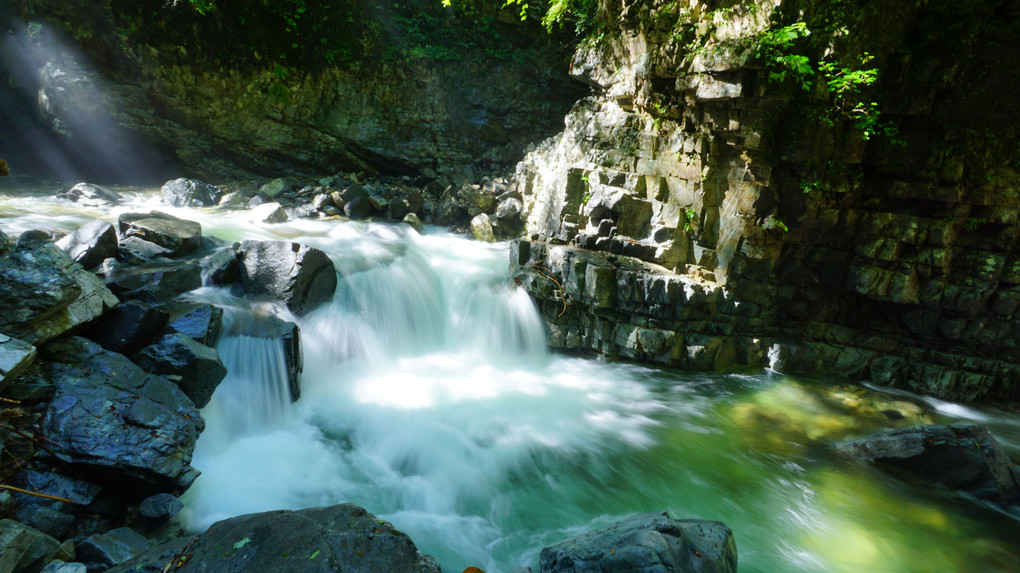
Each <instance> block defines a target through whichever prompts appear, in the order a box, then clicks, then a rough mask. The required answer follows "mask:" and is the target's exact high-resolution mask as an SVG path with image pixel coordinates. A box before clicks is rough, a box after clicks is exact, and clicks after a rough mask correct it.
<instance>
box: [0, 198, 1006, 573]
mask: <svg viewBox="0 0 1020 573" xmlns="http://www.w3.org/2000/svg"><path fill="white" fill-rule="evenodd" d="M42 191H45V192H46V193H52V191H53V190H52V189H48V190H47V189H43V190H42ZM0 192H2V190H0ZM133 197H134V199H133V204H131V205H129V206H126V207H118V208H116V209H113V210H112V211H110V210H89V209H82V208H80V207H77V206H73V205H70V204H66V203H61V202H59V201H55V200H52V199H48V198H46V197H45V196H44V195H43V194H39V195H38V196H37V197H35V198H32V199H25V198H24V197H20V198H17V199H14V198H12V196H11V195H9V194H6V195H0V218H2V219H0V228H2V229H3V230H4V231H5V232H7V233H8V234H11V235H15V234H17V233H19V232H21V231H24V230H26V229H30V228H46V229H59V230H64V231H69V230H72V229H73V228H75V227H76V226H77V225H78V224H80V223H81V222H83V221H85V220H87V219H88V218H90V217H95V218H107V219H110V220H112V219H113V218H115V217H116V216H117V215H118V214H119V213H121V212H124V211H129V210H139V209H151V208H159V209H161V210H164V211H168V212H172V213H174V214H176V215H178V216H181V217H184V218H190V219H193V220H198V221H200V222H201V223H202V225H203V231H204V233H205V234H207V235H215V236H219V237H221V238H223V239H226V240H229V241H233V240H239V239H241V238H275V239H287V240H295V241H300V242H303V243H306V244H309V245H312V246H315V247H318V248H321V249H323V250H324V251H326V252H327V253H328V254H329V255H330V257H331V258H332V259H333V261H334V262H335V264H336V266H337V269H338V272H339V274H340V282H339V286H338V289H337V294H336V296H335V298H334V300H333V302H332V303H331V304H328V305H325V306H323V307H320V308H319V309H317V310H316V311H314V312H312V313H311V314H309V315H307V316H304V317H301V318H300V319H296V318H293V317H291V318H292V319H293V320H297V321H298V322H299V323H300V325H301V329H302V330H301V335H302V344H303V352H304V361H305V368H304V374H303V377H302V397H301V399H300V400H299V401H298V402H296V403H294V404H290V403H288V401H287V399H286V397H287V394H286V375H285V372H284V371H283V368H282V365H281V357H282V348H281V347H280V345H279V344H278V341H274V340H268V339H264V338H258V337H252V336H250V333H237V332H234V333H232V332H231V331H230V329H229V328H227V329H225V331H226V334H224V336H222V337H221V339H220V341H219V343H218V350H219V352H220V355H221V357H222V358H223V360H224V362H225V364H227V366H228V369H229V371H230V374H229V375H228V377H227V379H226V380H224V382H223V383H222V384H221V386H220V387H219V389H218V390H217V392H216V394H215V395H214V397H213V400H212V402H211V403H210V404H209V405H208V406H207V407H206V408H205V409H204V410H203V416H204V417H205V418H206V421H207V426H208V427H207V430H206V432H205V434H203V436H202V438H201V439H200V440H199V444H198V447H197V450H196V452H195V459H194V462H193V464H194V466H195V467H197V468H199V469H201V470H202V472H203V475H202V476H201V477H200V478H199V479H198V481H197V482H196V483H195V485H194V486H193V487H192V488H191V489H190V490H189V491H188V492H187V494H186V495H185V497H184V500H185V503H186V506H187V507H186V510H185V512H184V514H183V517H184V519H185V520H186V523H187V524H188V525H189V526H191V527H193V528H195V529H202V528H204V527H207V526H209V525H210V524H212V523H213V522H215V521H217V520H219V519H223V518H226V517H230V516H234V515H239V514H243V513H250V512H256V511H264V510H271V509H281V508H291V509H296V508H304V507H311V506H320V505H327V504H333V503H341V502H353V503H356V504H359V505H362V506H364V507H365V508H366V509H368V510H369V511H370V512H372V513H374V514H376V515H378V516H379V517H381V518H383V519H386V520H389V521H391V522H392V523H393V524H394V525H395V526H396V527H397V528H399V529H401V530H403V531H405V532H407V533H408V534H409V535H410V536H411V537H412V539H413V540H414V541H415V543H416V544H417V545H418V547H419V549H421V550H422V551H424V552H426V553H430V554H432V555H434V556H436V557H437V558H438V559H439V561H440V564H441V565H442V567H443V570H444V571H447V572H454V573H457V572H459V571H462V570H463V569H464V568H465V567H467V566H477V567H481V568H482V569H484V570H486V571H489V572H490V573H494V572H503V573H506V572H508V571H511V570H513V569H515V568H517V567H523V566H530V567H532V568H533V569H534V571H536V572H537V571H538V566H537V565H538V553H539V551H540V550H541V548H542V547H544V546H547V545H550V544H552V543H555V542H557V541H560V540H562V539H565V538H567V537H569V536H572V535H576V534H579V533H583V532H585V531H589V530H591V529H594V528H598V527H601V526H604V525H606V524H609V523H611V522H613V521H616V520H618V519H621V518H624V517H627V516H630V515H633V514H635V513H639V512H646V511H662V510H665V511H668V512H669V513H670V514H671V515H672V516H673V517H677V518H703V519H715V520H720V521H723V522H725V523H726V524H727V525H728V526H729V527H730V528H732V529H733V531H734V532H735V535H736V539H737V546H738V550H739V554H740V570H741V571H745V572H777V571H790V572H809V571H810V572H814V571H819V572H821V571H826V572H829V571H834V572H860V571H869V572H898V573H899V572H919V573H920V572H973V571H988V572H992V571H1001V572H1005V571H1016V564H1017V561H1016V556H1017V555H1018V554H1020V535H1018V533H1020V526H1018V522H1017V521H1015V520H1011V519H1009V518H1008V517H1005V516H1003V515H1001V514H999V513H997V512H996V511H995V510H993V509H990V508H986V507H981V506H978V505H977V504H975V503H972V502H970V501H968V500H966V499H963V498H961V497H960V496H958V495H955V494H953V493H952V492H947V491H945V490H943V489H941V488H937V487H933V486H925V485H911V484H910V483H908V481H907V480H906V479H900V478H897V477H890V476H889V475H886V474H882V473H879V472H877V471H875V470H874V469H872V468H870V467H867V466H862V465H860V464H856V463H853V462H850V461H847V460H845V459H842V458H841V457H839V456H838V455H837V454H835V453H833V452H832V451H831V449H830V448H828V447H827V445H826V444H827V443H829V442H831V441H833V440H838V439H841V438H845V437H851V436H860V435H865V434H867V433H869V432H872V431H878V430H883V429H889V428H893V427H903V426H909V425H915V424H920V423H941V422H948V421H960V420H965V421H975V422H978V423H982V424H986V425H988V426H989V427H990V428H991V429H992V431H993V432H995V433H996V435H997V436H998V437H999V439H1000V440H1001V441H1002V442H1003V444H1004V445H1005V446H1006V448H1007V450H1008V451H1009V452H1010V454H1011V455H1012V456H1013V459H1014V460H1017V459H1020V455H1018V454H1020V422H1018V421H1017V417H1016V414H1015V413H1014V412H1007V411H998V410H994V409H991V408H982V409H979V408H974V407H967V406H962V405H958V404H950V403H945V402H940V401H937V400H931V399H923V398H919V397H916V396H913V395H911V394H906V393H902V392H890V391H887V390H884V389H881V388H869V387H866V386H859V385H853V384H846V383H840V382H837V381H830V380H803V379H795V378H791V377H788V376H783V375H781V374H777V373H774V372H760V371H759V372H751V373H743V374H701V373H687V372H680V371H674V370H667V369H659V368H649V367H644V366H638V365H633V364H627V363H604V362H600V361H596V360H590V359H583V358H574V357H566V356H561V355H557V354H553V353H549V352H548V351H547V350H546V344H545V338H544V337H545V334H544V330H543V324H542V321H541V319H540V317H539V316H538V315H537V313H536V311H535V309H534V308H533V306H532V304H531V302H530V300H529V298H528V296H527V294H526V293H524V292H522V291H520V290H517V289H515V288H513V287H512V286H511V285H510V284H509V280H508V277H507V271H506V270H507V261H508V253H507V246H506V245H489V244H483V243H479V242H475V241H470V240H466V239H463V238H459V237H454V236H451V235H448V234H444V233H442V232H440V231H439V230H434V231H430V232H426V234H424V235H419V234H417V233H415V232H414V231H412V230H410V229H409V228H408V227H406V226H402V225H388V224H375V223H364V222H328V221H294V222H289V223H284V224H279V225H271V226H270V225H252V224H250V223H247V222H246V220H245V215H244V214H243V213H238V212H219V211H216V210H211V209H210V210H187V209H172V208H167V207H161V206H158V203H156V202H155V199H154V198H153V197H152V195H151V192H149V193H143V192H139V193H138V194H137V195H135V196H133ZM189 296H190V297H191V298H193V299H195V300H205V301H210V302H214V303H216V304H218V305H220V306H223V307H225V308H227V309H228V312H227V316H228V317H231V316H235V315H238V316H240V315H243V314H245V313H250V312H259V308H258V305H255V304H254V303H251V302H249V301H244V300H241V299H237V298H235V297H233V296H232V295H230V294H229V293H227V292H225V291H223V290H222V289H216V288H208V287H207V288H203V289H200V290H198V291H195V292H193V293H191V294H190V295H189ZM263 310H264V309H263Z"/></svg>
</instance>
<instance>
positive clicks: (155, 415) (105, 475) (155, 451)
mask: <svg viewBox="0 0 1020 573" xmlns="http://www.w3.org/2000/svg"><path fill="white" fill-rule="evenodd" d="M40 361H41V362H42V365H41V367H40V368H41V370H42V374H43V375H44V376H46V377H48V378H49V379H50V380H52V381H53V384H54V385H55V392H54V396H53V400H52V401H51V402H50V403H49V406H48V407H47V409H46V412H45V414H44V417H43V421H42V428H43V432H44V433H45V435H46V437H47V441H48V443H49V450H50V451H51V452H52V453H53V454H54V455H56V456H57V457H58V458H59V459H60V460H61V461H63V462H65V463H71V464H74V465H77V466H79V467H80V469H81V470H82V471H84V472H87V473H88V474H89V475H92V476H94V478H95V480H96V481H97V483H100V484H102V483H110V484H115V485H116V487H117V488H118V490H119V491H122V492H124V494H125V495H130V494H131V493H137V494H138V495H141V494H151V493H156V492H159V491H173V492H176V491H181V490H183V489H184V488H186V487H188V486H189V485H191V483H192V482H193V481H194V479H195V478H196V477H197V476H198V471H197V470H195V469H194V468H192V467H191V455H192V452H193V451H194V448H195V440H196V439H198V435H199V433H201V431H202V429H203V428H204V426H205V422H204V421H203V420H202V418H201V417H200V416H199V413H198V410H197V409H196V408H195V406H194V404H193V403H192V401H191V399H190V398H188V397H187V396H186V395H185V394H184V392H183V391H181V389H180V388H178V387H177V386H175V385H174V384H173V383H172V382H170V381H168V380H166V379H164V378H161V377H159V376H156V375H154V374H149V373H147V372H145V371H144V370H142V369H141V368H139V367H138V366H136V365H135V364H133V363H132V362H131V361H130V360H128V359H127V358H126V357H124V356H122V355H120V354H116V353H113V352H109V351H107V350H104V349H103V348H102V347H101V346H99V345H98V344H96V343H94V342H92V341H90V340H87V339H85V338H80V337H75V338H70V339H64V340H60V341H57V342H53V343H51V344H49V345H47V346H46V347H44V348H42V349H40Z"/></svg>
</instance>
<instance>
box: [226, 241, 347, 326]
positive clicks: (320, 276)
mask: <svg viewBox="0 0 1020 573" xmlns="http://www.w3.org/2000/svg"><path fill="white" fill-rule="evenodd" d="M237 257H238V261H239V262H240V263H241V265H240V267H241V286H242V287H244V292H245V293H247V294H248V295H251V296H254V297H268V298H271V299H273V300H278V301H281V302H283V303H284V304H285V305H286V306H287V308H289V309H290V310H291V312H294V313H297V314H303V313H306V312H309V311H311V310H313V309H314V308H315V307H317V306H319V305H321V304H323V303H326V302H329V301H330V300H332V299H333V292H334V291H335V290H336V283H337V276H336V268H335V267H334V266H333V261H331V260H330V259H329V257H328V256H326V253H323V252H322V251H320V250H319V249H316V248H314V247H309V246H307V245H300V244H298V243H289V242H286V241H254V240H250V241H242V242H241V246H240V248H239V249H238V250H237Z"/></svg>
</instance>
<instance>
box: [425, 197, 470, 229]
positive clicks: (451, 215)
mask: <svg viewBox="0 0 1020 573" xmlns="http://www.w3.org/2000/svg"><path fill="white" fill-rule="evenodd" d="M432 219H433V222H434V223H435V224H437V225H443V226H452V225H459V224H461V223H463V222H464V221H466V220H467V219H468V213H467V211H465V210H464V209H462V208H461V207H460V205H458V204H457V200H456V199H455V198H454V197H453V195H452V194H450V193H449V191H447V192H445V193H444V194H443V197H442V198H441V199H440V200H439V206H438V207H436V212H435V214H434V215H433V216H432Z"/></svg>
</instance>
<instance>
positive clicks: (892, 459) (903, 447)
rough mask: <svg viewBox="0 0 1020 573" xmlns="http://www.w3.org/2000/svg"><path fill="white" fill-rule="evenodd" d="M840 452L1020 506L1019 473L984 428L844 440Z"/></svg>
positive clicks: (942, 428) (913, 431) (908, 431)
mask: <svg viewBox="0 0 1020 573" xmlns="http://www.w3.org/2000/svg"><path fill="white" fill-rule="evenodd" d="M839 449H840V450H842V451H844V452H846V453H849V454H851V455H853V456H856V457H860V458H863V459H864V460H867V461H870V462H875V463H877V464H879V465H881V466H886V467H891V468H897V469H900V470H905V471H908V472H910V473H912V474H915V475H917V476H919V477H922V478H924V479H928V480H931V481H933V482H936V483H938V484H941V485H944V486H946V487H948V488H950V489H955V490H959V491H963V492H966V493H968V494H970V495H973V496H974V497H976V498H978V499H982V500H986V501H990V502H992V503H995V504H997V505H1000V506H1002V507H1005V508H1009V507H1011V506H1017V505H1020V475H1018V474H1017V471H1016V468H1015V467H1014V466H1013V464H1012V463H1011V462H1010V460H1009V456H1007V455H1006V452H1005V451H1004V450H1003V449H1002V446H1001V445H999V443H998V442H997V441H996V440H995V438H994V437H993V436H992V435H991V434H990V433H989V432H988V429H987V428H985V427H983V426H975V425H969V424H953V425H940V426H915V427H911V428H903V429H900V430H893V431H891V432H884V433H881V434H875V435H873V436H868V437H866V438H863V439H860V440H853V441H850V442H845V443H844V444H841V445H840V446H839Z"/></svg>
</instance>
